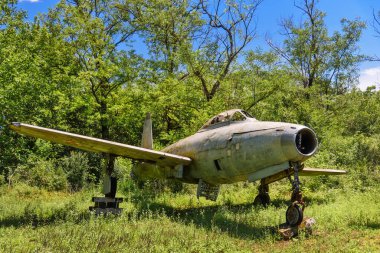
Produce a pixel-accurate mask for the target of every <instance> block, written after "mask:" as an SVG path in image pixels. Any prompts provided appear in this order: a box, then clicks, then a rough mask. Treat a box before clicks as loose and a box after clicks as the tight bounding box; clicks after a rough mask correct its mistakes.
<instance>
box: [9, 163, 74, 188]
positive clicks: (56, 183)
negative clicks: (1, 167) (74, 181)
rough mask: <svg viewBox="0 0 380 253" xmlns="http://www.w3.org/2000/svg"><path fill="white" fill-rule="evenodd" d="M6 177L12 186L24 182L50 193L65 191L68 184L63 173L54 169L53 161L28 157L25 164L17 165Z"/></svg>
mask: <svg viewBox="0 0 380 253" xmlns="http://www.w3.org/2000/svg"><path fill="white" fill-rule="evenodd" d="M8 177H9V178H10V180H11V182H12V184H14V183H17V182H26V183H27V184H29V185H31V186H37V187H41V188H45V189H48V190H52V191H59V190H65V189H67V183H68V182H67V179H66V175H65V173H64V171H63V170H62V169H61V168H59V167H58V168H57V167H56V162H55V161H54V160H39V159H38V158H36V157H30V158H29V160H28V163H27V164H25V165H19V166H18V167H17V168H16V169H15V171H13V173H12V175H11V176H8Z"/></svg>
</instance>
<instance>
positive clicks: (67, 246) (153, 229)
mask: <svg viewBox="0 0 380 253" xmlns="http://www.w3.org/2000/svg"><path fill="white" fill-rule="evenodd" d="M307 185H308V186H309V187H305V193H306V197H307V198H306V200H307V202H308V207H307V208H306V210H305V216H307V217H313V218H315V220H316V222H317V224H316V225H315V227H314V233H313V235H311V236H308V237H307V236H305V235H304V234H301V235H300V236H299V237H298V238H294V239H292V240H289V241H284V240H281V238H280V237H279V235H278V234H277V233H276V226H278V225H279V224H281V223H283V222H284V221H285V217H284V216H285V215H284V214H285V210H286V206H287V203H288V199H289V195H290V192H289V184H288V183H287V182H285V181H284V182H278V183H275V184H274V186H273V187H271V198H272V204H271V205H270V206H269V207H267V208H262V207H254V206H253V205H252V204H251V202H252V200H253V198H254V196H255V194H256V193H257V190H256V187H257V185H253V184H236V185H230V186H223V188H222V190H221V193H220V196H219V199H218V201H217V202H216V203H214V202H211V201H207V200H203V199H201V200H200V201H198V200H197V199H196V197H195V194H194V192H195V188H193V187H186V189H185V191H183V192H181V193H179V194H173V193H169V192H165V193H163V194H160V195H158V196H155V197H154V196H150V195H149V194H148V195H146V194H145V193H144V192H138V193H136V192H135V191H131V190H126V189H128V187H127V188H126V187H124V190H121V191H122V192H123V194H124V195H123V194H120V195H119V196H120V197H125V198H126V201H125V202H124V203H122V204H121V207H122V208H124V212H123V214H122V215H121V216H118V217H114V216H110V217H96V216H95V215H93V214H91V213H89V212H88V207H89V206H90V205H92V203H91V202H90V201H91V197H92V196H100V193H99V192H98V191H97V189H93V190H85V191H82V192H79V193H75V194H70V193H65V192H47V191H45V190H40V189H37V188H32V187H30V186H26V185H16V186H13V187H11V188H9V187H7V186H3V187H2V188H1V189H0V190H1V198H0V200H1V204H0V225H1V226H0V251H1V252H380V197H379V196H380V187H366V188H362V189H356V190H355V189H353V188H347V187H344V186H340V187H335V188H333V187H319V189H318V190H312V189H313V187H312V186H313V181H310V182H309V183H308V184H306V186H307ZM121 188H123V187H121Z"/></svg>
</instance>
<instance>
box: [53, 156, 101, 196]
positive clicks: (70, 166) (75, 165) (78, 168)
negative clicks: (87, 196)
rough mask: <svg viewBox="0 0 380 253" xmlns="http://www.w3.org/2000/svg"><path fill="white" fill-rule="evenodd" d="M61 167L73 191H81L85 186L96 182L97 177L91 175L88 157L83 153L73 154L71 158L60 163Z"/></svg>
mask: <svg viewBox="0 0 380 253" xmlns="http://www.w3.org/2000/svg"><path fill="white" fill-rule="evenodd" d="M59 164H60V167H61V168H62V170H63V171H64V172H65V174H66V178H67V181H68V183H69V184H70V188H71V190H73V191H78V190H81V189H82V188H83V187H84V186H85V184H87V183H89V182H94V180H95V177H94V175H91V173H90V165H89V161H88V156H87V154H86V153H82V152H71V153H70V156H68V157H63V158H62V159H61V160H60V161H59Z"/></svg>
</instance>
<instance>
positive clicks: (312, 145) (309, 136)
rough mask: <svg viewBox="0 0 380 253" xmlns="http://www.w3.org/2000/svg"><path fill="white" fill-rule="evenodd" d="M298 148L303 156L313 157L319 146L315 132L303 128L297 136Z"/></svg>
mask: <svg viewBox="0 0 380 253" xmlns="http://www.w3.org/2000/svg"><path fill="white" fill-rule="evenodd" d="M295 142H296V147H297V150H298V151H299V152H300V153H301V154H302V155H306V156H308V155H312V154H313V153H314V152H315V151H316V149H317V146H318V142H317V138H316V136H315V134H314V132H313V131H312V130H310V129H308V128H303V129H301V130H299V131H298V133H297V134H296V139H295Z"/></svg>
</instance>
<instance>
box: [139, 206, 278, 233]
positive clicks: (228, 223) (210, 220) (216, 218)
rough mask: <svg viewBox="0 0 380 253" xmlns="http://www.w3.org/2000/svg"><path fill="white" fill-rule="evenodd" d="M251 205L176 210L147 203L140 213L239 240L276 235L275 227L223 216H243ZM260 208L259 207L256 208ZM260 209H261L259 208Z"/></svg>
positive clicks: (249, 210)
mask: <svg viewBox="0 0 380 253" xmlns="http://www.w3.org/2000/svg"><path fill="white" fill-rule="evenodd" d="M282 202H283V201H281V200H276V201H274V205H275V206H277V205H279V206H280V205H282ZM252 208H253V205H252V204H251V203H248V204H239V205H220V206H207V207H192V208H187V209H176V208H173V207H170V206H167V205H164V204H159V203H154V202H152V203H149V205H143V206H142V207H141V209H140V213H144V212H146V211H148V210H149V211H151V212H153V213H163V214H165V215H166V216H168V217H169V218H171V219H172V220H173V221H175V222H180V223H183V224H186V225H189V224H194V225H196V226H197V227H200V228H205V229H207V230H214V231H222V232H226V233H228V234H229V235H230V236H232V237H236V238H239V239H246V240H252V239H263V238H266V237H268V235H275V234H276V233H277V227H276V226H272V227H270V226H251V225H249V224H247V223H243V222H240V221H236V220H233V219H230V218H228V217H226V216H225V215H224V211H229V213H233V214H237V215H244V213H250V212H252ZM258 208H260V207H258ZM261 208H262V207H261ZM278 225H280V224H278Z"/></svg>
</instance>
